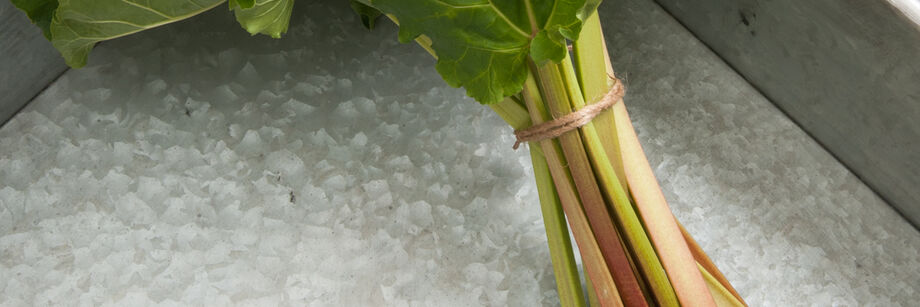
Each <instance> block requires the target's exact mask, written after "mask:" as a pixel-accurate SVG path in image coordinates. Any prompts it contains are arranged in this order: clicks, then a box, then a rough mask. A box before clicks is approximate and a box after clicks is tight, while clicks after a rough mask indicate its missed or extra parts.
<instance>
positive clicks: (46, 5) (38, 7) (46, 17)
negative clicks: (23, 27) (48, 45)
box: [13, 0, 58, 40]
mask: <svg viewBox="0 0 920 307" xmlns="http://www.w3.org/2000/svg"><path fill="white" fill-rule="evenodd" d="M13 5H15V6H16V7H17V8H19V9H20V10H22V11H23V12H26V15H28V16H29V19H31V20H32V23H34V24H35V25H36V26H38V27H39V28H40V29H42V34H44V35H45V38H47V39H48V40H51V20H52V19H53V18H54V9H56V8H57V7H58V2H57V0H13Z"/></svg>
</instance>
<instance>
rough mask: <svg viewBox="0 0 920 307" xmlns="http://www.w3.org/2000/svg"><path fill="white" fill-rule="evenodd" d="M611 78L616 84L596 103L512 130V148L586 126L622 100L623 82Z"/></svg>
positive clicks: (624, 90) (623, 92)
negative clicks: (513, 138) (558, 116)
mask: <svg viewBox="0 0 920 307" xmlns="http://www.w3.org/2000/svg"><path fill="white" fill-rule="evenodd" d="M611 78H613V81H614V82H616V83H614V84H613V86H612V87H610V91H607V94H605V95H604V97H601V99H600V100H598V101H597V102H596V103H592V104H589V105H587V106H585V107H584V108H581V109H580V110H578V111H575V112H572V113H569V114H566V115H565V116H563V117H560V118H556V119H553V120H551V121H548V122H544V123H540V124H537V125H533V126H530V127H529V128H527V129H522V130H514V136H515V137H516V138H517V140H516V141H515V142H514V147H513V148H514V149H518V146H520V145H521V143H526V142H534V141H542V140H546V139H554V138H557V137H559V136H560V135H563V134H565V133H566V132H569V131H572V130H575V129H578V128H579V127H581V126H584V125H587V124H588V123H589V122H591V120H592V119H594V117H596V116H597V115H598V114H601V112H603V111H604V110H606V109H608V108H610V107H612V106H613V105H615V104H616V103H617V101H620V99H623V95H625V94H626V89H625V88H624V87H623V82H621V81H620V79H617V78H615V77H611Z"/></svg>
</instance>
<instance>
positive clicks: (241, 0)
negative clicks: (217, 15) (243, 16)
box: [230, 0, 256, 9]
mask: <svg viewBox="0 0 920 307" xmlns="http://www.w3.org/2000/svg"><path fill="white" fill-rule="evenodd" d="M254 5H256V0H230V8H231V9H232V8H235V7H240V8H244V9H248V8H251V7H252V6H254Z"/></svg>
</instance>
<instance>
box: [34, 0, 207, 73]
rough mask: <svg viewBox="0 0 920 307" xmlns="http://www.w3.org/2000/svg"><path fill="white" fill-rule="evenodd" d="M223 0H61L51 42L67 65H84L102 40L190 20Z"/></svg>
mask: <svg viewBox="0 0 920 307" xmlns="http://www.w3.org/2000/svg"><path fill="white" fill-rule="evenodd" d="M25 1H28V0H25ZM223 1H224V0H156V1H151V0H60V1H59V2H60V4H59V5H58V8H57V10H56V11H55V13H54V18H53V19H52V21H51V43H52V44H53V45H54V47H55V48H57V50H58V51H60V52H61V55H63V56H64V60H65V61H66V62H67V65H70V66H71V67H75V68H76V67H82V66H84V65H86V59H87V57H88V56H89V52H90V50H92V49H93V46H95V45H96V43H98V42H100V41H104V40H109V39H113V38H117V37H122V36H125V35H129V34H132V33H136V32H139V31H143V30H147V29H150V28H154V27H157V26H161V25H164V24H168V23H171V22H176V21H179V20H182V19H186V18H189V17H191V16H194V15H197V14H200V13H202V12H204V11H207V10H208V9H211V8H213V7H215V6H217V5H218V4H220V3H222V2H223Z"/></svg>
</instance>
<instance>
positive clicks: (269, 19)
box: [230, 0, 294, 38]
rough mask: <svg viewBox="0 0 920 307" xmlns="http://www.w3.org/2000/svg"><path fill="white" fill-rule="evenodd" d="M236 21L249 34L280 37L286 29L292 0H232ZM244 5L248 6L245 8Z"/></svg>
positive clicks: (292, 6) (292, 4)
mask: <svg viewBox="0 0 920 307" xmlns="http://www.w3.org/2000/svg"><path fill="white" fill-rule="evenodd" d="M233 2H234V3H231V4H230V7H231V8H233V10H234V11H236V21H238V22H239V23H240V25H241V26H243V29H246V31H248V32H249V33H250V34H252V35H256V34H265V35H268V36H271V37H274V38H281V34H284V33H285V32H287V30H288V22H290V20H291V11H292V9H293V8H294V0H255V1H253V0H233ZM246 5H248V6H249V8H246Z"/></svg>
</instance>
